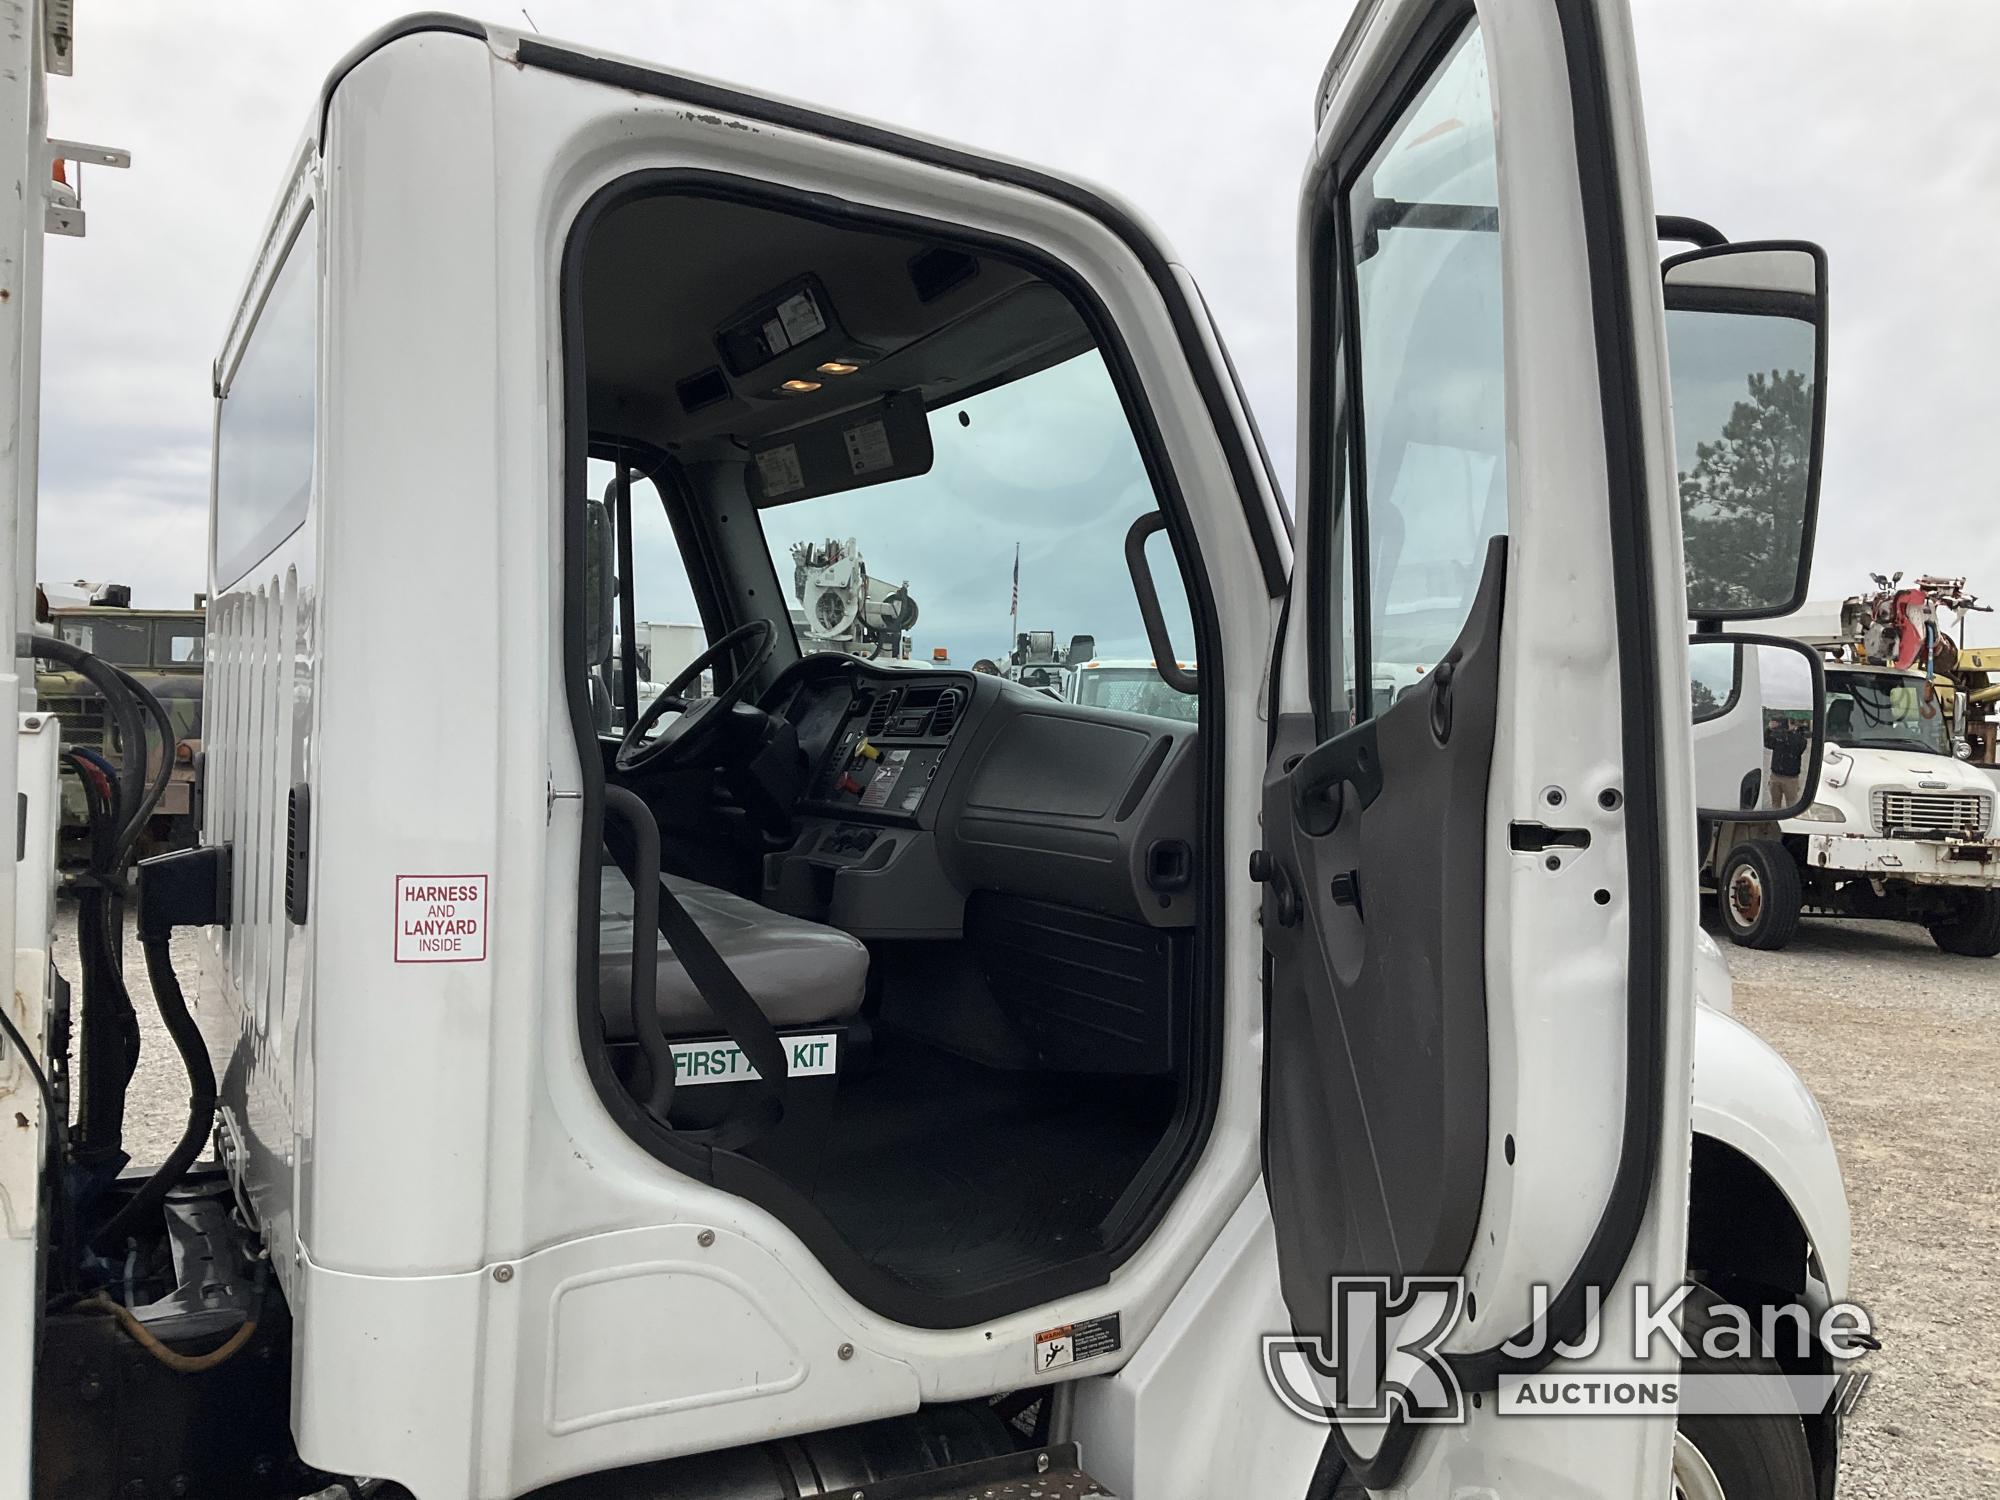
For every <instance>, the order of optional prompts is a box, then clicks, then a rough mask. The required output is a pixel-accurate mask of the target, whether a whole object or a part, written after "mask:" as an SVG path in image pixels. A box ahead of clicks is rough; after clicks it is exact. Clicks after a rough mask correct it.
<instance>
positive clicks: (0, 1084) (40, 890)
mask: <svg viewBox="0 0 2000 1500" xmlns="http://www.w3.org/2000/svg"><path fill="white" fill-rule="evenodd" d="M6 738H7V739H8V740H9V741H11V743H10V745H9V749H10V750H11V751H12V752H13V758H14V761H15V767H16V773H17V777H18V779H17V781H16V783H15V787H16V792H17V795H18V796H19V798H20V824H19V828H18V838H19V844H18V846H17V848H16V849H15V850H14V851H11V852H13V853H14V854H16V855H17V856H18V858H15V859H9V860H7V861H5V863H6V864H8V865H9V866H10V868H11V873H12V875H13V885H14V889H13V894H12V899H11V901H10V902H9V904H8V910H7V913H6V916H7V919H8V920H9V921H10V922H11V923H12V924H13V931H14V942H15V943H16V945H17V946H16V947H15V948H14V952H13V970H14V983H13V988H12V991H11V993H10V994H9V995H8V996H7V997H6V998H5V1000H4V1002H0V1003H4V1004H5V1005H6V1007H7V1016H8V1019H9V1020H11V1021H12V1022H13V1023H14V1028H15V1030H16V1031H18V1032H19V1033H20V1034H21V1035H22V1036H23V1037H25V1038H26V1039H27V1041H28V1042H29V1043H30V1044H31V1045H32V1046H33V1047H35V1048H36V1060H37V1061H38V1062H39V1063H40V1065H41V1067H42V1069H43V1072H44V1074H46V1073H47V1071H48V1067H49V1059H48V1053H47V1027H48V1015H49V1001H50V998H51V996H50V993H49V979H50V973H51V969H50V963H51V958H52V955H51V951H50V950H51V943H52V941H53V939H52V933H53V930H54V928H53V924H54V920H55V874H56V834H57V829H58V827H59V825H60V824H61V822H62V796H61V792H60V789H59V788H58V786H57V783H56V775H57V766H58V763H59V758H60V756H61V754H62V736H61V729H60V727H59V725H58V723H57V721H56V720H55V719H54V718H52V717H50V716H49V715H47V714H22V715H20V717H19V719H18V728H17V729H16V731H15V733H14V734H12V735H9V736H7V737H6ZM0 1121H4V1122H5V1127H4V1128H0V1432H10V1433H15V1434H19V1435H21V1440H20V1441H16V1442H12V1443H9V1444H8V1445H7V1447H8V1456H7V1457H6V1458H4V1459H0V1496H6V1497H8V1500H14V1497H20V1500H26V1497H27V1496H28V1494H29V1493H30V1488H31V1478H32V1475H31V1472H30V1461H31V1459H32V1457H33V1454H32V1450H31V1447H30V1444H29V1443H28V1442H27V1441H26V1435H27V1434H28V1433H29V1432H31V1431H32V1429H33V1411H34V1386H35V1353H36V1348H37V1344H38V1340H39V1335H40V1331H41V1293H42V1278H41V1268H42V1244H41V1231H42V1217H41V1181H42V1163H43V1161H44V1159H45V1158H46V1156H47V1153H48V1150H49V1138H50V1132H51V1131H52V1130H53V1129H54V1128H55V1127H54V1126H53V1125H52V1124H51V1123H50V1121H49V1120H48V1119H47V1118H46V1117H45V1114H44V1111H43V1107H42V1095H41V1090H40V1088H39V1087H38V1086H37V1085H36V1083H35V1075H34V1072H33V1070H32V1069H31V1068H30V1066H29V1062H28V1059H26V1058H24V1057H22V1056H21V1055H20V1053H19V1052H18V1051H17V1050H16V1048H15V1047H14V1046H13V1044H12V1043H11V1042H10V1041H8V1040H7V1039H6V1038H4V1037H0Z"/></svg>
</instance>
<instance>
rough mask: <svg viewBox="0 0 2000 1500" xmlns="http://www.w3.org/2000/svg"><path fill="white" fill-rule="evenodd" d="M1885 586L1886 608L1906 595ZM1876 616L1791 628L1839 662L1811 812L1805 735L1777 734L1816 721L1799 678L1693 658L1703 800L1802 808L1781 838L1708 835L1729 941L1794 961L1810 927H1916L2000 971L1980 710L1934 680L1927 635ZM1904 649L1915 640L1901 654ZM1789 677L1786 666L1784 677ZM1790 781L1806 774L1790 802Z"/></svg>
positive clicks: (1954, 654)
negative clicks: (1802, 746)
mask: <svg viewBox="0 0 2000 1500" xmlns="http://www.w3.org/2000/svg"><path fill="white" fill-rule="evenodd" d="M1928 581H1929V580H1926V582H1928ZM1877 582H1878V583H1879V584H1881V585H1883V586H1884V589H1883V592H1882V595H1881V597H1883V598H1890V597H1895V593H1894V590H1893V583H1894V580H1890V579H1887V578H1878V580H1877ZM1909 592H1912V593H1917V594H1919V595H1921V590H1911V591H1909ZM1863 603H1864V601H1861V600H1856V599H1850V600H1847V601H1846V602H1845V603H1844V604H1843V605H1840V606H1838V607H1835V606H1828V605H1820V606H1810V605H1809V606H1808V607H1807V608H1806V609H1805V610H1802V611H1800V612H1799V613H1798V614H1796V615H1793V616H1791V617H1789V618H1788V619H1786V620H1785V621H1784V622H1782V626H1781V628H1783V629H1784V630H1785V631H1786V632H1787V633H1788V634H1790V635H1792V636H1793V637H1795V638H1797V639H1799V640H1802V641H1804V642H1806V643H1807V644H1808V645H1811V646H1812V647H1813V648H1814V649H1816V650H1817V651H1818V652H1819V653H1820V654H1821V656H1822V657H1823V658H1824V668H1823V688H1822V689H1821V691H1822V692H1823V695H1824V697H1823V707H1824V713H1825V723H1826V740H1827V743H1826V748H1825V760H1824V769H1823V771H1822V774H1821V776H1820V779H1819V786H1818V790H1817V792H1816V793H1815V795H1813V796H1812V797H1811V798H1810V799H1808V800H1804V801H1801V800H1800V799H1799V798H1798V797H1797V796H1796V795H1794V793H1795V792H1796V791H1797V781H1798V778H1797V774H1796V773H1797V771H1798V769H1799V766H1798V757H1797V741H1798V738H1799V737H1798V735H1797V733H1796V732H1794V733H1792V734H1791V735H1789V736H1787V735H1785V734H1783V733H1777V734H1774V733H1772V729H1773V724H1772V715H1773V713H1774V712H1775V713H1777V714H1780V715H1789V716H1790V717H1791V718H1792V719H1793V720H1794V722H1796V721H1797V720H1798V719H1799V718H1800V717H1801V716H1802V713H1803V708H1804V705H1803V704H1802V702H1801V701H1800V694H1801V693H1802V691H1803V686H1804V679H1803V678H1802V677H1800V676H1799V674H1798V672H1797V670H1796V668H1795V667H1793V668H1791V670H1790V671H1789V673H1788V676H1789V684H1790V685H1789V686H1783V685H1778V684H1773V683H1769V682H1764V681H1762V680H1761V679H1760V665H1761V662H1760V655H1763V654H1752V655H1750V656H1748V657H1745V658H1743V659H1742V661H1741V663H1740V670H1739V663H1738V660H1737V659H1736V657H1735V656H1734V655H1733V653H1729V652H1724V651H1721V650H1714V649H1710V648H1706V647H1702V646H1700V645H1697V646H1695V647H1694V648H1692V649H1693V655H1692V656H1691V658H1690V662H1691V667H1692V678H1693V693H1694V715H1695V730H1694V735H1695V747H1696V752H1695V758H1696V765H1697V775H1698V777H1699V778H1700V787H1701V797H1702V800H1703V801H1704V802H1705V803H1710V804H1714V805H1716V806H1718V807H1722V808H1727V807H1728V806H1730V805H1731V804H1732V803H1734V805H1735V806H1737V807H1739V808H1741V807H1760V808H1763V809H1765V810H1767V811H1768V809H1770V808H1772V807H1776V806H1781V805H1782V806H1789V807H1791V808H1792V815H1791V816H1788V817H1786V818H1784V819H1782V820H1780V821H1777V822H1770V821H1758V822H1753V823H1742V822H1739V821H1737V820H1735V819H1733V818H1731V817H1729V816H1726V815H1725V816H1722V817H1719V818H1716V819H1714V820H1713V821H1712V822H1710V823H1709V824H1707V825H1706V826H1705V834H1704V843H1703V862H1704V873H1705V876H1706V878H1707V879H1708V880H1709V881H1711V882H1712V884H1713V886H1714V888H1715V892H1716V900H1717V908H1718V911H1719V914H1720V916H1721V918H1722V925H1723V929H1724V930H1725V931H1726V932H1727V933H1728V934H1729V936H1730V938H1731V939H1732V940H1733V941H1735V942H1737V943H1741V944H1743V945H1745V946H1747V947H1752V948H1782V947H1784V946H1785V945H1786V944H1787V943H1788V942H1790V941H1791V939H1792V937H1793V935H1794V934H1795V933H1796V932H1797V930H1798V926H1799V922H1800V920H1801V918H1802V917H1803V916H1807V915H1817V916H1842V917H1864V918H1876V919H1884V920H1891V921H1903V922H1915V923H1918V924H1920V925H1921V926H1923V927H1924V928H1925V929H1926V930H1927V931H1928V932H1929V933H1930V935H1931V938H1932V940H1933V941H1935V942H1936V943H1937V945H1938V947H1939V948H1941V949H1943V950H1944V951H1945V952H1947V953H1955V954H1963V955H1965V956H1967V957H1973V958H1992V957H1994V956H1995V955H1996V954H2000V823H1996V820H1995V812H1994V807H1995V802H1996V800H2000V785H1996V783H1995V782H1994V780H1993V777H1992V775H1991V774H1990V773H1989V772H1988V770H1987V769H1986V768H1984V767H1982V766H1980V765H1976V764H1974V763H1972V761H1971V760H1970V758H1969V757H1970V753H1971V751H1970V746H1969V744H1968V743H1967V741H1966V738H1965V736H1964V735H1963V734H1962V733H1961V731H1962V730H1963V729H1964V728H1965V727H1966V725H1965V723H1964V719H1963V715H1964V714H1965V712H1966V711H1967V709H1968V708H1969V707H1970V704H1969V702H1968V700H1969V698H1970V697H1971V694H1969V693H1965V692H1963V691H1958V692H1954V691H1953V690H1952V688H1951V686H1950V684H1951V681H1952V678H1951V677H1950V676H1948V675H1944V674H1945V671H1946V669H1945V668H1943V667H1940V668H1939V671H1938V672H1937V673H1932V672H1929V671H1927V670H1926V669H1925V665H1926V661H1927V660H1928V659H1929V657H1930V655H1931V652H1930V651H1929V650H1927V649H1926V647H1925V645H1924V643H1923V635H1922V631H1921V629H1920V628H1916V627H1912V628H1911V629H1909V630H1906V631H1904V632H1900V633H1899V632H1897V631H1893V630H1889V631H1885V630H1884V628H1883V626H1882V625H1881V624H1880V623H1879V622H1878V621H1877V619H1876V611H1874V610H1872V609H1865V608H1857V607H1856V606H1857V605H1861V604H1863ZM1899 634H1902V635H1908V636H1910V637H1912V638H1911V639H1907V640H1902V641H1900V643H1899V639H1898V637H1899ZM1944 646H1945V649H1946V651H1947V652H1948V655H1949V661H1950V670H1951V671H1953V672H1955V671H1956V669H1957V664H1958V661H1959V658H1960V656H1961V653H1960V652H1959V651H1958V649H1957V647H1956V646H1955V645H1954V644H1953V643H1952V642H1950V641H1949V639H1948V638H1947V639H1946V640H1945V642H1944ZM1787 665H1788V663H1786V662H1784V661H1782V660H1781V661H1780V662H1779V666H1780V670H1781V672H1782V671H1784V669H1785V667H1786V666H1787ZM1780 700H1782V701H1780ZM1752 739H1761V740H1762V741H1763V742H1764V748H1765V763H1764V765H1763V766H1762V767H1761V768H1760V775H1759V777H1758V778H1756V779H1755V780H1752V779H1743V780H1741V781H1740V782H1739V783H1738V784H1736V785H1734V786H1732V785H1730V784H1728V783H1729V779H1730V778H1731V777H1732V776H1740V775H1741V768H1742V766H1743V765H1744V764H1745V763H1746V752H1747V751H1748V750H1749V748H1750V741H1751V740H1752ZM1788 741H1789V743H1788ZM1774 752H1775V756H1776V757H1777V758H1776V759H1774ZM1781 766H1782V767H1783V768H1786V769H1789V770H1790V772H1791V773H1792V775H1791V777H1790V781H1791V783H1792V785H1791V787H1790V789H1789V790H1787V789H1785V788H1784V787H1782V786H1781V785H1780V783H1781V782H1782V781H1783V780H1784V779H1785V778H1784V777H1782V776H1780V775H1777V774H1776V773H1778V772H1779V770H1780V767H1781ZM1774 787H1776V788H1777V789H1778V791H1779V792H1780V793H1781V795H1778V796H1776V797H1774V796H1773V795H1772V792H1773V788H1774Z"/></svg>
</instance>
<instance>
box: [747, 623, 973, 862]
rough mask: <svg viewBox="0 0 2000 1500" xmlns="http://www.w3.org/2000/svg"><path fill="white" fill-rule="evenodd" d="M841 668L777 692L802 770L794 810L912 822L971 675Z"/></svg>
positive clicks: (958, 721)
mask: <svg viewBox="0 0 2000 1500" xmlns="http://www.w3.org/2000/svg"><path fill="white" fill-rule="evenodd" d="M820 659H823V658H808V663H809V664H810V663H812V662H815V661H817V660H820ZM843 666H844V667H845V670H840V671H835V672H831V673H829V672H827V671H825V670H821V671H819V672H815V673H810V674H805V675H804V680H802V681H800V682H799V683H798V684H797V686H796V688H795V689H794V690H793V691H792V692H791V694H790V695H789V698H788V699H787V698H786V697H785V695H784V694H783V692H782V691H781V692H780V694H779V695H778V696H779V697H780V699H781V701H782V702H783V706H782V707H780V708H778V709H777V710H776V711H777V712H778V714H779V715H780V717H782V718H784V719H787V720H789V721H790V723H791V725H792V727H793V729H794V730H796V731H797V733H798V737H799V748H800V749H801V750H803V751H804V752H805V756H806V763H807V765H808V767H809V771H808V776H807V782H806V791H805V795H804V798H803V799H802V801H801V805H800V811H801V812H804V813H814V812H818V813H826V814H831V815H834V816H849V815H854V816H860V817H863V818H866V819H869V820H875V819H882V820H886V821H892V822H902V823H909V822H915V821H916V820H917V819H918V816H919V814H920V813H921V812H922V811H923V809H924V806H925V803H926V801H927V799H928V798H929V797H930V794H931V791H932V788H933V787H934V786H935V785H936V783H937V777H938V771H939V768H940V767H941V766H942V765H943V764H944V760H945V755H946V753H947V752H948V751H949V749H950V748H951V744H952V736H953V735H954V734H955V733H956V732H957V731H958V729H959V727H960V726H961V725H962V724H963V723H964V722H965V720H966V718H967V711H968V709H969V708H970V706H971V703H972V700H973V694H974V691H975V688H974V684H973V682H972V680H971V675H970V674H958V673H943V672H922V673H918V672H909V671H896V670H895V669H889V670H888V671H887V672H884V671H883V670H882V669H876V670H874V671H867V672H864V669H862V668H861V667H860V666H859V664H856V663H853V662H847V663H843Z"/></svg>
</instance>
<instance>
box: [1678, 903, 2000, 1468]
mask: <svg viewBox="0 0 2000 1500" xmlns="http://www.w3.org/2000/svg"><path fill="white" fill-rule="evenodd" d="M1710 930H1711V931H1713V932H1715V933H1716V939H1717V941H1718V942H1720V943H1721V944H1722V948H1723V951H1724V953H1725V954H1726V955H1727V956H1728V959H1729V968H1730V972H1731V974H1732V976H1733V978H1734V980H1735V990H1736V1014H1737V1018H1738V1019H1739V1020H1741V1021H1743V1022H1744V1023H1745V1024H1746V1025H1748V1026H1750V1027H1751V1028H1752V1029H1754V1030H1755V1031H1757V1032H1758V1033H1759V1034H1760V1035H1762V1036H1763V1037H1764V1038H1765V1039H1766V1040H1767V1041H1769V1042H1770V1043H1771V1045H1772V1046H1774V1047H1776V1048H1777V1049H1778V1050H1779V1051H1780V1052H1781V1053H1783V1054H1784V1055H1785V1058H1786V1059H1787V1060H1788V1061H1789V1062H1790V1063H1791V1065H1792V1066H1793V1067H1794V1068H1796V1069H1797V1070H1798V1072H1799V1074H1800V1076H1801V1077H1803V1078H1804V1079H1805V1081H1806V1083H1807V1085H1808V1086H1809V1087H1810V1088H1811V1089H1812V1091H1813V1093H1814V1094H1816V1095H1818V1097H1819V1102H1820V1107H1821V1108H1822V1109H1824V1110H1825V1111H1826V1118H1827V1123H1828V1124H1829V1126H1830V1127H1831V1128H1832V1131H1833V1139H1834V1144H1835V1146H1836V1147H1837V1148H1838V1149H1839V1151H1840V1161H1841V1167H1842V1169H1843V1171H1844V1173H1845V1175H1846V1178H1847V1199H1848V1204H1849V1206H1850V1207H1851V1209H1852V1210H1853V1214H1854V1276H1853V1288H1852V1295H1853V1297H1854V1299H1855V1300H1856V1301H1857V1302H1859V1303H1861V1304H1862V1305H1863V1306H1864V1307H1866V1308H1868V1309H1869V1310H1870V1312H1872V1313H1873V1314H1874V1316H1875V1333H1876V1336H1877V1337H1878V1338H1880V1339H1881V1340H1882V1350H1881V1352H1880V1353H1878V1354H1874V1355H1871V1356H1870V1357H1869V1359H1868V1360H1867V1362H1866V1364H1865V1365H1864V1366H1863V1368H1866V1369H1868V1370H1870V1371H1872V1372H1873V1377H1874V1378H1873V1380H1872V1382H1871V1383H1870V1385H1869V1387H1868V1390H1867V1393H1866V1394H1865V1395H1864V1396H1863V1398H1862V1400H1861V1404H1860V1405H1859V1406H1858V1407H1857V1408H1856V1409H1855V1412H1854V1415H1853V1418H1852V1420H1851V1422H1850V1423H1849V1426H1848V1429H1847V1434H1848V1443H1847V1461H1846V1463H1845V1464H1844V1465H1843V1473H1842V1481H1841V1494H1842V1496H1843V1497H1847V1500H1853V1497H1857V1496H1867V1497H1881V1500H1903V1497H1905V1496H1911V1497H1915V1496H1923V1497H1933V1496H1935V1497H1940V1500H1942V1497H1946V1496H1950V1497H1952V1500H1972V1497H1976V1496H1993V1497H2000V1372H1996V1371H1995V1368H1994V1366H1992V1365H1990V1364H1988V1363H1987V1358H1986V1356H1987V1355H1988V1354H1990V1353H1992V1352H1993V1351H1992V1349H1991V1347H1990V1346H1989V1345H1988V1344H1987V1342H1986V1341H1987V1340H1988V1339H1990V1338H1992V1337H1994V1335H1995V1334H2000V1148H1996V1145H1995V1142H1994V1137H1993V1115H1994V1110H1995V1106H1996V1101H2000V959H1974V958H1955V957H1952V956H1951V955H1949V954H1944V953H1940V952H1939V951H1938V950H1937V948H1936V947H1935V946H1934V945H1933V944H1932V942H1931V940H1930V938H1929V936H1928V935H1927V934H1926V933H1925V932H1924V931H1923V929H1922V928H1920V927H1913V926H1908V925H1905V924H1902V923H1896V922H1832V921H1821V920H1818V919H1815V918H1810V917H1809V918H1807V919H1806V921H1805V922H1804V923H1802V924H1801V925H1800V928H1799V935H1798V937H1797V938H1796V939H1795V940H1794V941H1793V943H1792V945H1791V946H1790V947H1789V948H1787V949H1786V950H1785V951H1784V952H1782V953H1757V952H1753V951H1751V950H1750V949H1747V948H1735V947H1731V946H1730V944H1729V942H1728V940H1727V939H1726V938H1723V937H1722V936H1721V933H1720V930H1719V929H1718V928H1717V927H1716V926H1715V924H1714V923H1713V922H1711V923H1710Z"/></svg>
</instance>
